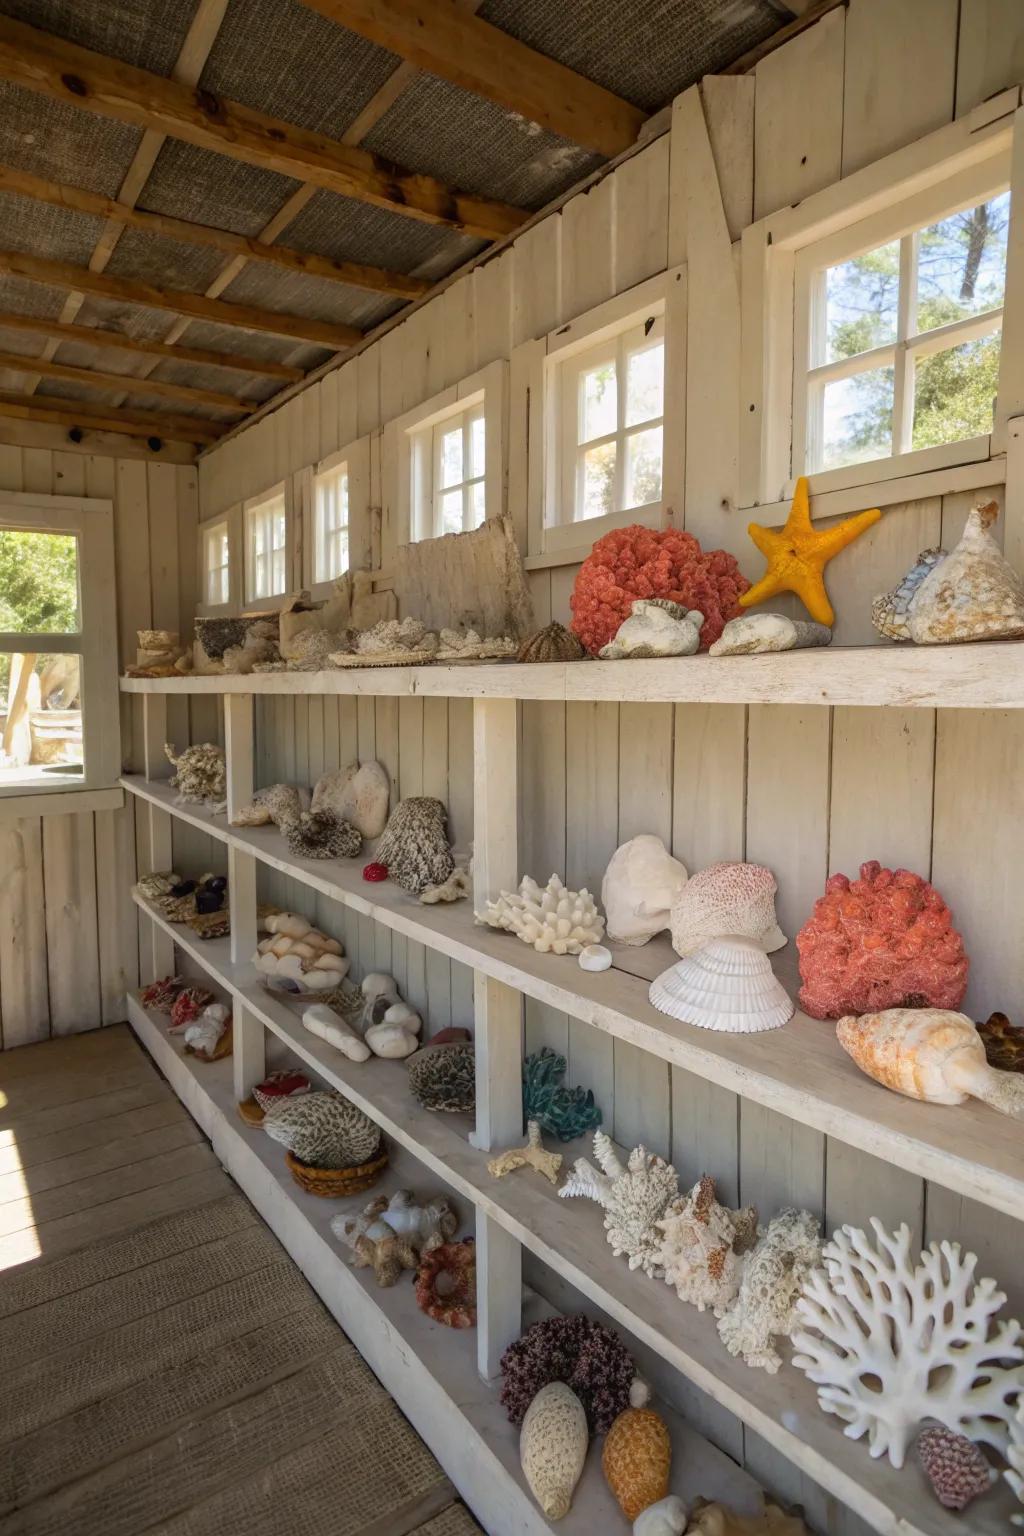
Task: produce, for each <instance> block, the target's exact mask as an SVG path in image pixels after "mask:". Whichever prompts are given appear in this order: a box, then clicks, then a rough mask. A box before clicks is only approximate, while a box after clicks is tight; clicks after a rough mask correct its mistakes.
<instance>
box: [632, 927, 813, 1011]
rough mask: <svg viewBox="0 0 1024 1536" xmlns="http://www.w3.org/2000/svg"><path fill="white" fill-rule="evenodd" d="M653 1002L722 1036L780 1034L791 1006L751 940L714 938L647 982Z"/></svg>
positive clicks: (767, 964)
mask: <svg viewBox="0 0 1024 1536" xmlns="http://www.w3.org/2000/svg"><path fill="white" fill-rule="evenodd" d="M650 998H651V1002H652V1003H653V1004H654V1006H655V1008H657V1009H658V1011H659V1012H660V1013H667V1014H668V1015H669V1016H670V1017H671V1018H673V1019H681V1020H682V1022H683V1023H684V1024H696V1025H698V1026H699V1027H700V1028H701V1029H715V1030H719V1031H721V1032H722V1033H725V1034H733V1035H751V1034H756V1033H759V1032H760V1031H761V1030H765V1029H778V1028H779V1026H780V1025H782V1024H785V1023H786V1020H787V1019H791V1018H792V1017H793V1012H794V1008H793V1004H792V1002H791V1001H790V998H789V997H788V995H787V993H786V992H785V990H784V988H783V987H782V986H781V984H780V983H779V982H778V981H777V980H776V978H775V974H774V972H773V971H772V967H771V961H770V960H769V959H768V956H767V955H766V954H765V953H764V951H763V950H762V949H761V947H760V945H759V944H758V943H757V942H756V941H755V940H753V939H716V940H714V942H712V943H711V944H706V945H705V946H704V948H703V949H700V950H698V951H697V953H696V954H693V955H688V956H687V957H686V959H685V960H680V961H678V962H677V963H676V964H675V965H673V966H670V967H669V969H668V970H667V971H662V973H661V975H660V976H658V977H657V978H656V979H655V980H654V981H653V982H652V983H651V991H650Z"/></svg>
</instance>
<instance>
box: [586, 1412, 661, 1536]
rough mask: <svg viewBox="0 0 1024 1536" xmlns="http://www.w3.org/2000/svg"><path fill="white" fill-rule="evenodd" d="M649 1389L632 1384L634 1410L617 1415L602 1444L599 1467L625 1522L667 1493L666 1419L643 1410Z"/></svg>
mask: <svg viewBox="0 0 1024 1536" xmlns="http://www.w3.org/2000/svg"><path fill="white" fill-rule="evenodd" d="M648 1396H649V1393H648V1389H647V1387H646V1386H645V1385H644V1383H643V1382H634V1384H633V1387H632V1389H631V1391H630V1401H631V1402H632V1403H633V1407H631V1408H626V1409H624V1410H623V1412H622V1413H620V1414H619V1416H618V1418H617V1419H616V1420H615V1423H614V1424H613V1425H612V1427H611V1429H610V1430H609V1431H608V1434H607V1436H606V1438H605V1442H604V1451H603V1453H602V1455H601V1466H602V1469H603V1471H604V1475H605V1480H606V1481H607V1483H608V1486H609V1488H610V1489H611V1490H612V1493H614V1495H615V1497H616V1499H617V1500H618V1501H619V1507H620V1508H621V1510H622V1513H623V1514H624V1515H625V1517H626V1519H627V1520H635V1519H636V1518H637V1516H638V1515H640V1514H642V1513H643V1511H644V1510H645V1509H647V1508H649V1506H650V1505H651V1504H657V1503H658V1501H659V1500H660V1499H664V1498H665V1497H666V1496H667V1494H668V1478H669V1472H670V1471H671V1469H672V1442H671V1440H670V1439H669V1433H668V1428H667V1426H666V1424H665V1420H664V1419H663V1418H662V1417H661V1415H660V1414H659V1413H655V1411H654V1409H653V1408H648V1407H646V1406H645V1405H646V1402H647V1398H648Z"/></svg>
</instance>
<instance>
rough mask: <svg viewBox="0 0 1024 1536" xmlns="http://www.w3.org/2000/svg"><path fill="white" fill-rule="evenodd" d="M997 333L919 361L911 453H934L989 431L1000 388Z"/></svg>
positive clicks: (915, 381) (998, 340) (999, 337)
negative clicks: (918, 450)
mask: <svg viewBox="0 0 1024 1536" xmlns="http://www.w3.org/2000/svg"><path fill="white" fill-rule="evenodd" d="M1001 340H1002V337H1001V335H1000V332H998V331H997V332H996V333H995V335H993V336H984V337H982V339H981V340H980V341H965V342H962V343H961V345H960V346H959V347H949V348H947V350H946V351H945V352H933V353H932V355H931V357H922V358H919V359H918V362H917V369H916V373H915V380H914V435H913V442H912V446H913V447H914V448H933V447H935V445H936V444H938V443H956V442H959V441H960V440H961V438H965V437H982V436H983V435H984V434H985V433H986V432H991V431H992V408H993V403H994V401H995V396H996V391H997V389H998V386H999V347H1000V342H1001Z"/></svg>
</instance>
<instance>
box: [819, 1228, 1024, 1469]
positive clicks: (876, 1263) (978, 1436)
mask: <svg viewBox="0 0 1024 1536" xmlns="http://www.w3.org/2000/svg"><path fill="white" fill-rule="evenodd" d="M871 1226H872V1229H873V1231H874V1235H875V1241H874V1244H873V1243H872V1240H871V1238H870V1236H869V1235H868V1234H867V1233H866V1232H864V1231H862V1230H860V1229H859V1228H855V1227H843V1228H842V1230H841V1231H839V1232H836V1233H835V1234H834V1236H833V1238H832V1241H831V1242H830V1243H828V1244H827V1245H826V1246H825V1249H824V1252H823V1255H822V1257H823V1259H824V1265H825V1267H824V1269H820V1268H819V1269H816V1270H815V1271H814V1273H813V1274H812V1275H811V1276H810V1277H809V1278H808V1281H807V1283H806V1285H805V1287H804V1293H803V1295H802V1296H801V1298H800V1300H799V1301H798V1303H797V1312H798V1319H797V1322H798V1327H797V1329H796V1330H795V1331H794V1334H793V1343H794V1345H795V1347H796V1349H797V1351H798V1353H797V1354H795V1355H794V1357H793V1363H794V1365H797V1366H799V1367H800V1369H801V1370H802V1371H805V1372H806V1374H807V1375H808V1377H809V1378H810V1379H811V1381H813V1382H814V1383H815V1384H816V1386H817V1387H818V1403H819V1405H820V1407H821V1408H822V1410H823V1411H824V1412H825V1413H834V1414H835V1415H836V1416H837V1417H838V1418H840V1419H842V1420H843V1421H844V1422H845V1424H846V1426H847V1427H846V1429H845V1431H844V1433H845V1434H847V1435H848V1436H849V1437H850V1438H851V1439H852V1440H859V1439H861V1438H862V1437H863V1436H864V1435H867V1436H868V1449H869V1450H870V1452H871V1455H872V1456H885V1455H888V1457H889V1460H890V1462H891V1463H892V1465H893V1466H894V1467H902V1465H903V1460H904V1457H905V1455H906V1451H907V1446H908V1445H909V1444H910V1441H911V1439H912V1437H913V1435H914V1433H915V1431H916V1430H917V1427H918V1425H919V1424H920V1423H921V1422H922V1420H924V1419H935V1420H937V1421H938V1423H940V1424H944V1425H945V1426H946V1428H947V1429H951V1430H953V1431H954V1432H955V1433H958V1434H963V1435H966V1436H967V1438H968V1439H969V1440H972V1441H974V1442H975V1443H979V1442H983V1443H985V1444H987V1445H991V1446H994V1447H995V1448H996V1450H998V1451H1001V1452H1003V1451H1005V1450H1006V1447H1007V1443H1008V1440H1009V1424H1010V1419H1011V1417H1012V1415H1013V1413H1014V1411H1015V1408H1016V1400H1017V1394H1018V1393H1019V1392H1020V1391H1021V1390H1022V1389H1024V1364H1022V1363H1021V1362H1022V1361H1024V1335H1022V1333H1021V1329H1020V1324H1019V1323H1017V1322H1016V1321H1015V1320H1007V1321H1003V1322H999V1323H996V1322H995V1321H994V1319H995V1315H996V1313H997V1312H998V1311H999V1309H1000V1308H1001V1307H1002V1305H1003V1303H1004V1302H1005V1300H1006V1297H1005V1296H1004V1295H1003V1293H1002V1292H1001V1291H999V1290H997V1289H996V1283H995V1281H994V1280H976V1279H975V1277H974V1272H975V1268H976V1266H977V1262H978V1260H977V1257H976V1256H975V1255H974V1254H973V1253H968V1254H964V1253H962V1251H961V1248H960V1245H959V1243H949V1242H943V1243H931V1244H929V1246H928V1248H927V1249H926V1250H925V1252H924V1253H922V1254H921V1255H920V1257H919V1258H918V1260H917V1261H916V1262H915V1261H914V1258H913V1255H912V1253H911V1246H910V1228H909V1227H908V1226H906V1224H904V1225H903V1226H901V1227H900V1228H899V1229H898V1230H897V1231H896V1232H895V1233H892V1234H890V1233H888V1232H887V1231H886V1230H885V1228H884V1227H883V1226H882V1223H881V1222H880V1221H879V1220H878V1219H877V1217H872V1219H871Z"/></svg>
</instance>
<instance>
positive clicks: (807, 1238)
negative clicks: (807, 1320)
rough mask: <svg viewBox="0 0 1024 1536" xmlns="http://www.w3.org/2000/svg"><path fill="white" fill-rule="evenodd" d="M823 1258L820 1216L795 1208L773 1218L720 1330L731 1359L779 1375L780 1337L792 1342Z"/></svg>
mask: <svg viewBox="0 0 1024 1536" xmlns="http://www.w3.org/2000/svg"><path fill="white" fill-rule="evenodd" d="M820 1260H821V1240H820V1238H819V1235H818V1218H817V1217H816V1216H812V1215H811V1213H810V1211H796V1210H793V1209H789V1210H785V1211H780V1212H779V1214H778V1215H777V1216H773V1217H772V1220H771V1221H770V1222H769V1223H768V1226H767V1228H766V1229H765V1231H764V1232H762V1233H761V1235H760V1236H759V1238H758V1240H757V1246H756V1247H755V1248H754V1249H753V1251H752V1252H751V1253H749V1254H747V1256H746V1258H745V1259H744V1261H743V1276H742V1279H741V1280H740V1288H739V1293H738V1295H737V1297H736V1300H735V1301H734V1302H733V1304H732V1306H731V1307H730V1308H729V1310H728V1312H726V1314H725V1316H724V1317H723V1318H722V1319H721V1320H720V1321H719V1324H718V1332H719V1336H720V1337H721V1340H722V1343H723V1344H724V1345H725V1347H726V1349H727V1350H728V1351H729V1353H730V1355H742V1356H743V1358H744V1360H745V1361H746V1363H747V1365H750V1366H755V1367H760V1368H761V1369H762V1370H765V1371H767V1372H768V1373H769V1375H772V1376H774V1374H775V1372H776V1371H777V1370H778V1368H779V1366H780V1365H781V1364H782V1356H781V1355H780V1354H779V1353H778V1350H777V1349H776V1348H775V1344H774V1342H773V1341H774V1340H775V1339H776V1338H789V1337H790V1335H791V1333H792V1331H793V1328H794V1326H795V1324H796V1320H797V1314H796V1302H797V1298H798V1297H799V1295H800V1292H801V1291H802V1290H803V1286H804V1282H805V1280H806V1279H807V1277H808V1275H810V1273H811V1271H812V1270H813V1269H814V1267H815V1266H816V1265H817V1264H818V1263H819V1262H820Z"/></svg>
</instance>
